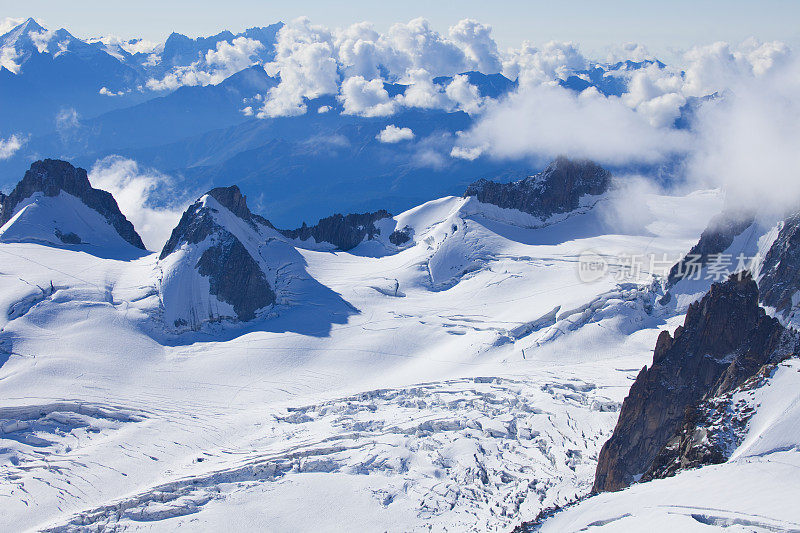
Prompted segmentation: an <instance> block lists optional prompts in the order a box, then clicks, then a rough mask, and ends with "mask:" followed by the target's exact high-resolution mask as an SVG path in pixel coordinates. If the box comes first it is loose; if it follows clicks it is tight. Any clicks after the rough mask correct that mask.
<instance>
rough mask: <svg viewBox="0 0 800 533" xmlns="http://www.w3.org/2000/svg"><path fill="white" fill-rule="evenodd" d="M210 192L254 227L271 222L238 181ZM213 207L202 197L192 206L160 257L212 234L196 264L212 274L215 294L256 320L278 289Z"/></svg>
mask: <svg viewBox="0 0 800 533" xmlns="http://www.w3.org/2000/svg"><path fill="white" fill-rule="evenodd" d="M208 195H209V196H212V197H213V198H214V199H216V200H217V201H218V202H219V203H220V204H221V205H223V206H224V207H226V208H227V209H229V210H230V211H231V212H232V213H234V214H235V215H237V216H238V217H239V218H241V219H243V220H245V221H246V222H248V223H249V224H250V225H251V226H252V227H253V228H254V229H255V228H257V223H262V222H261V221H263V222H264V223H266V224H265V225H269V223H268V222H267V221H266V220H264V219H263V218H261V217H259V216H258V215H254V214H252V213H251V212H250V210H249V209H248V208H247V201H246V198H245V197H244V196H243V195H242V194H241V191H239V188H238V187H236V186H235V185H234V186H231V187H220V188H216V189H213V190H211V191H209V192H208ZM211 211H212V209H211V208H210V207H207V206H204V205H203V203H202V202H200V201H197V202H195V203H194V204H192V205H191V206H189V208H188V209H186V211H185V212H184V213H183V215H182V216H181V219H180V221H179V222H178V225H177V226H176V227H175V229H174V230H172V235H170V238H169V240H168V241H167V243H166V244H165V245H164V248H163V249H162V250H161V254H160V255H159V259H160V260H163V259H165V258H167V257H168V256H169V255H170V254H172V253H173V252H175V250H177V249H178V248H180V246H181V245H183V244H190V245H192V244H198V243H200V242H202V241H204V240H206V239H207V238H209V237H210V238H212V239H213V240H214V244H213V245H212V246H211V247H209V248H208V249H207V250H205V251H204V252H203V254H202V255H201V256H200V259H199V260H198V262H197V264H196V265H195V268H196V269H197V271H198V273H199V274H200V275H202V276H206V277H208V278H209V285H210V292H211V294H213V295H215V296H216V297H217V298H218V299H219V300H220V301H223V302H226V303H228V304H230V305H231V306H233V309H234V311H235V312H236V315H237V318H238V319H239V320H252V319H253V318H255V312H256V311H257V310H258V309H261V308H263V307H266V306H268V305H271V304H273V303H275V299H276V296H275V293H274V291H273V290H272V287H270V285H269V282H268V281H267V279H266V277H265V276H264V272H263V271H262V270H261V267H260V266H259V264H258V262H257V261H256V260H255V259H253V257H252V256H251V255H250V253H249V252H248V251H247V249H246V248H245V246H244V245H243V244H242V243H241V241H239V239H237V238H236V236H235V235H233V234H232V233H231V232H230V231H228V230H226V229H225V228H223V227H222V226H220V225H219V224H217V222H216V221H215V220H214V217H213V216H212V213H211ZM270 227H271V225H270ZM176 326H180V324H176Z"/></svg>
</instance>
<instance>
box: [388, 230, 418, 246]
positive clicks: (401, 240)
mask: <svg viewBox="0 0 800 533" xmlns="http://www.w3.org/2000/svg"><path fill="white" fill-rule="evenodd" d="M413 231H414V230H413V229H411V228H410V227H409V226H406V227H404V228H403V229H396V230H394V231H393V232H392V233H391V234H390V235H389V242H390V243H392V244H394V245H395V246H402V245H404V244H405V243H407V242H408V241H410V240H411V235H412V233H413Z"/></svg>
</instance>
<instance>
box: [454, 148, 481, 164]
mask: <svg viewBox="0 0 800 533" xmlns="http://www.w3.org/2000/svg"><path fill="white" fill-rule="evenodd" d="M482 153H483V148H481V147H480V146H476V147H473V148H464V147H463V146H454V147H453V149H452V150H450V157H454V158H456V159H465V160H467V161H475V160H476V159H478V158H479V157H480V156H481V154H482Z"/></svg>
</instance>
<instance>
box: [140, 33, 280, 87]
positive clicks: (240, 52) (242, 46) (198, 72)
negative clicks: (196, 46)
mask: <svg viewBox="0 0 800 533" xmlns="http://www.w3.org/2000/svg"><path fill="white" fill-rule="evenodd" d="M263 48H264V45H263V44H262V43H261V42H259V41H256V40H255V39H249V38H247V37H237V38H235V39H233V40H232V41H230V42H228V41H220V42H218V43H217V45H216V48H215V49H213V50H209V51H208V52H206V55H205V57H204V58H202V59H198V60H197V61H195V62H193V63H191V64H190V65H186V66H177V67H174V68H173V69H172V71H171V72H169V73H167V74H166V75H165V76H164V77H163V78H161V79H156V78H150V79H149V80H147V82H146V83H145V86H146V87H147V88H148V89H150V90H153V91H165V90H175V89H177V88H178V87H182V86H196V85H216V84H217V83H220V82H221V81H222V80H224V79H225V78H227V77H229V76H231V75H233V74H235V73H237V72H239V71H240V70H243V69H245V68H247V67H249V66H251V65H254V64H256V63H258V62H259V56H258V52H260V51H261V50H262V49H263Z"/></svg>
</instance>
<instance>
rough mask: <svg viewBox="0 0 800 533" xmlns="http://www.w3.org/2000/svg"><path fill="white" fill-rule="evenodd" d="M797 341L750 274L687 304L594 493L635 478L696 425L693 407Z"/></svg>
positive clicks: (613, 443) (630, 407)
mask: <svg viewBox="0 0 800 533" xmlns="http://www.w3.org/2000/svg"><path fill="white" fill-rule="evenodd" d="M794 343H796V339H795V337H794V333H793V332H790V331H789V330H786V329H785V328H784V327H783V326H781V325H780V323H779V322H778V321H777V320H776V319H774V318H772V317H769V316H767V315H766V313H765V312H764V310H763V309H762V308H760V307H759V305H758V288H757V287H756V283H755V282H754V281H753V279H752V278H751V277H750V275H749V274H743V275H741V276H738V275H734V276H731V277H730V278H729V279H728V280H727V281H726V282H724V283H717V284H714V285H713V286H712V287H711V290H710V291H709V292H708V293H707V294H706V295H705V296H704V297H703V298H702V299H701V300H700V301H699V302H696V303H694V304H692V305H691V306H690V307H689V309H688V311H687V314H686V320H685V321H684V325H683V326H682V327H678V328H677V329H676V331H675V335H674V336H670V335H669V333H667V332H662V333H661V335H660V336H659V338H658V341H657V342H656V348H655V350H654V353H653V364H652V366H651V367H650V368H649V369H648V368H647V367H644V368H643V369H642V370H641V371H640V372H639V375H638V376H637V378H636V381H635V382H634V384H633V386H632V387H631V390H630V393H629V395H628V397H627V398H625V401H624V402H623V404H622V409H621V411H620V417H619V420H618V422H617V426H616V428H615V429H614V434H613V435H612V437H611V438H610V439H609V440H608V442H606V444H605V445H604V446H603V448H602V450H601V452H600V456H599V458H598V465H597V472H596V475H595V483H594V490H595V491H597V492H602V491H613V490H619V489H622V488H624V487H627V486H628V485H630V484H631V483H633V482H635V481H638V480H639V479H640V478H641V477H642V476H643V475H645V474H646V473H647V472H648V470H650V469H651V467H652V465H653V462H654V460H655V459H656V457H657V455H658V454H659V453H660V452H661V450H662V449H663V448H664V447H665V446H666V445H667V444H668V442H669V441H670V439H671V438H673V436H674V435H675V434H676V433H677V432H679V431H680V428H681V426H685V425H686V424H689V425H691V424H693V423H694V422H693V417H694V418H696V415H695V414H693V411H692V409H694V408H696V407H697V406H698V405H699V404H700V403H701V402H702V401H703V400H704V399H708V398H711V397H714V396H717V395H720V394H724V393H725V392H727V391H730V390H732V389H733V388H734V387H736V386H738V385H740V384H741V383H742V382H743V381H745V380H746V379H748V378H750V377H752V376H753V375H755V374H756V373H757V372H758V371H759V369H760V368H761V367H762V366H763V365H765V364H769V363H774V362H775V361H776V360H780V359H782V358H784V357H786V356H787V355H788V354H789V353H791V351H792V350H793V349H794ZM687 409H688V411H687ZM716 459H717V458H715V457H707V458H705V459H703V460H707V461H711V462H713V461H714V460H716Z"/></svg>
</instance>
